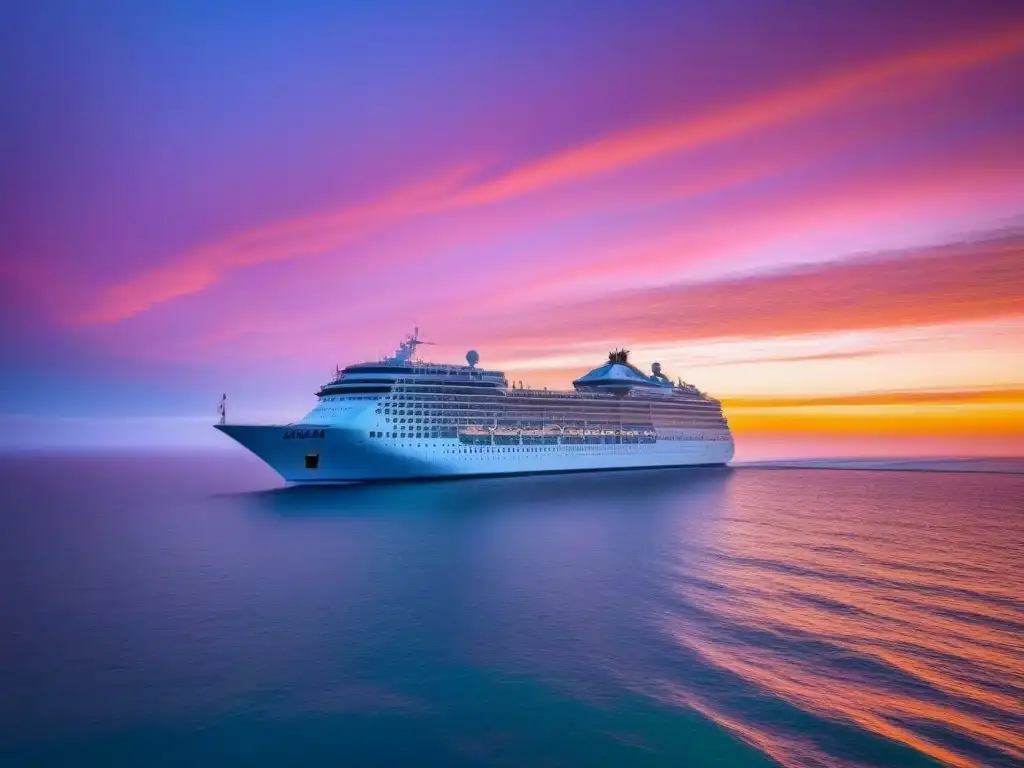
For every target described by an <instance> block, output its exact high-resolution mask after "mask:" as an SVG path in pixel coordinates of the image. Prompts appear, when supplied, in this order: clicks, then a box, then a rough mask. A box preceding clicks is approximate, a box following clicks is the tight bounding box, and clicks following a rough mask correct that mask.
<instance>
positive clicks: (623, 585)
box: [0, 452, 1024, 766]
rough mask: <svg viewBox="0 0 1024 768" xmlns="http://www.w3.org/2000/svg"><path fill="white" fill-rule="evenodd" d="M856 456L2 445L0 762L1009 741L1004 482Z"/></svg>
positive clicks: (630, 755) (1012, 498)
mask: <svg viewBox="0 0 1024 768" xmlns="http://www.w3.org/2000/svg"><path fill="white" fill-rule="evenodd" d="M876 469H877V468H876ZM876 469H867V470H861V471H848V470H842V469H826V468H814V469H809V468H800V467H789V468H785V469H779V468H774V469H767V468H740V469H733V470H724V469H723V470H688V471H682V472H680V471H669V472H666V471H655V472H637V473H611V474H593V475H573V476H551V477H527V478H515V479H504V480H502V479H488V480H478V481H464V482H444V483H428V484H415V485H397V486H374V487H347V488H287V489H285V488H280V487H279V484H278V483H277V481H276V480H275V478H274V476H273V475H271V474H270V473H269V472H267V471H266V470H265V469H264V468H263V467H262V466H261V465H260V464H258V463H256V462H254V461H252V460H250V459H249V457H247V456H244V455H239V454H234V453H217V452H210V453H208V454H202V455H196V456H184V455H173V454H163V455H158V454H151V455H142V456H139V455H135V456H130V455H115V454H84V455H70V454H65V455H57V454H35V455H25V456H20V457H6V458H2V459H0V482H2V487H3V488H4V496H3V501H2V512H3V516H2V529H0V531H2V535H0V558H2V562H3V563H4V568H3V580H4V588H3V589H2V590H0V632H2V633H3V642H2V647H3V651H2V654H0V679H2V681H3V684H2V686H0V764H3V765H18V766H21V765H26V766H29V765H32V766H35V765H38V766H56V765H76V766H77V765H110V766H139V765H183V766H207V765H209V766H250V765H251V766H263V765H396V764H399V765H401V764H409V765H530V766H534V765H536V766H545V765H572V766H574V765H609V766H621V765H652V766H654V765H673V766H678V765H688V766H704V765H708V766H747V765H749V766H757V765H773V764H785V765H802V766H803V765H806V766H867V765H872V766H874V765H881V766H918V765H921V766H923V765H938V764H949V765H979V766H981V765H985V766H988V765H993V766H997V765H1018V764H1021V761H1024V740H1022V737H1021V735H1020V734H1021V733H1022V732H1024V712H1022V707H1021V701H1022V700H1024V658H1022V644H1021V642H1020V638H1021V637H1022V636H1024V606H1022V602H1021V598H1022V595H1024V575H1022V574H1024V570H1022V566H1024V556H1022V552H1024V546H1022V545H1024V512H1022V510H1024V475H1020V474H1013V473H1012V472H1007V471H1006V466H1004V465H1000V467H997V468H996V471H993V472H977V473H962V472H961V473H952V472H945V471H942V472H929V471H904V470H905V467H903V468H898V471H896V470H893V469H890V470H889V471H876Z"/></svg>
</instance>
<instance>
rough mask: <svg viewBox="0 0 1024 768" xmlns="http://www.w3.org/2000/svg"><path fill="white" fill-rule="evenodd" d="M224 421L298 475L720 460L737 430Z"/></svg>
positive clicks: (482, 472) (505, 471)
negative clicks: (511, 436) (676, 433)
mask: <svg viewBox="0 0 1024 768" xmlns="http://www.w3.org/2000/svg"><path fill="white" fill-rule="evenodd" d="M216 426H217V429H219V430H220V431H221V432H223V433H224V434H226V435H228V436H230V437H231V438H233V439H234V440H236V441H237V442H238V443H240V444H241V445H242V446H244V447H245V448H247V449H249V450H250V451H251V452H252V453H254V454H255V455H256V456H258V457H259V458H261V459H262V460H263V461H264V462H266V463H267V464H268V465H269V466H270V467H272V468H273V469H274V470H275V471H276V472H277V473H278V474H280V475H281V477H283V478H284V479H285V480H287V481H289V482H292V483H339V482H373V481H388V480H413V479H430V478H446V477H447V478H456V477H473V476H493V475H517V474H538V473H548V472H586V471H601V470H621V469H652V468H659V467H660V468H669V467H695V466H713V465H722V464H725V463H727V462H728V461H730V460H731V459H732V456H733V442H732V439H731V437H730V438H729V439H721V437H720V436H715V438H716V439H711V436H708V437H707V438H705V436H703V435H694V436H693V438H692V439H673V440H659V441H657V442H653V443H644V444H636V443H632V444H594V445H516V446H498V445H480V446H473V445H466V444H463V443H462V442H460V441H459V440H458V439H436V438H435V439H428V440H416V439H412V440H409V439H405V440H402V439H375V438H372V437H369V436H368V433H367V431H366V430H364V429H357V428H353V427H340V426H337V425H335V426H331V425H329V424H315V423H299V424H293V425H287V426H256V425H241V424H218V425H216Z"/></svg>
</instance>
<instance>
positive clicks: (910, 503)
mask: <svg viewBox="0 0 1024 768" xmlns="http://www.w3.org/2000/svg"><path fill="white" fill-rule="evenodd" d="M822 471H829V470H803V471H800V470H797V471H785V472H782V471H772V470H743V471H739V472H736V473H735V474H734V475H733V477H732V478H731V479H730V482H729V483H728V491H727V497H728V504H727V509H728V512H727V514H726V516H725V517H724V519H720V520H719V521H718V527H717V530H716V532H715V541H714V542H713V543H712V542H708V541H704V542H703V545H702V546H701V547H699V548H694V547H692V546H690V544H691V542H686V541H682V540H681V541H680V542H679V545H680V547H679V551H680V553H681V555H680V557H679V563H678V568H677V570H676V573H675V576H676V577H677V583H676V585H675V592H676V595H677V597H678V599H679V603H678V608H673V607H670V608H669V609H668V610H667V611H666V612H665V614H664V616H663V617H662V624H663V629H664V631H665V632H666V634H667V636H668V637H669V638H670V639H671V641H672V642H674V643H675V644H677V647H679V648H681V649H686V650H687V651H688V652H690V653H694V654H697V655H698V656H699V658H700V659H701V661H702V663H704V664H706V665H708V666H710V667H712V668H715V669H717V670H719V671H722V672H724V673H727V674H728V675H730V676H734V679H738V680H739V681H742V682H743V683H745V684H749V685H750V686H752V687H753V688H754V689H756V690H757V691H758V692H759V693H760V694H761V695H763V696H765V697H771V698H774V699H775V700H781V701H782V702H785V703H786V704H787V705H791V706H792V707H795V708H797V709H798V710H800V711H801V712H803V713H807V714H809V715H811V716H813V717H815V718H819V719H821V720H823V721H827V722H830V723H840V724H847V725H853V726H855V727H857V728H859V729H862V730H864V731H867V732H870V733H872V734H875V735H877V736H879V737H882V738H884V739H886V740H889V741H892V742H897V743H900V744H903V745H905V746H907V747H909V748H911V749H913V750H915V751H916V752H918V753H920V754H921V755H923V756H927V757H929V758H932V759H934V760H936V761H939V762H941V763H944V764H947V765H953V766H982V765H991V764H993V762H997V763H999V764H1012V763H1016V762H1017V761H1024V736H1022V733H1024V730H1022V725H1024V704H1022V702H1024V650H1022V640H1021V637H1022V634H1021V633H1022V631H1024V604H1022V596H1024V576H1022V574H1024V556H1022V551H1024V542H1022V541H1021V538H1022V536H1021V521H1020V519H1019V515H1020V510H1021V509H1024V503H1021V502H1024V477H1020V476H1016V477H1014V476H1002V477H1000V478H999V479H998V482H997V483H993V480H992V478H991V477H989V476H984V475H974V476H967V475H962V476H959V477H954V476H950V475H937V474H934V473H903V472H879V473H872V475H873V477H871V482H864V480H865V479H866V478H865V474H864V473H862V472H853V473H850V475H852V476H856V478H857V480H858V482H851V483H846V484H844V483H841V482H836V483H831V484H827V485H822V484H819V483H814V482H808V479H809V477H813V475H810V476H809V474H808V473H816V472H822ZM836 474H837V479H838V478H839V477H841V474H842V473H836ZM929 476H930V477H929ZM937 478H942V479H943V481H941V482H935V481H934V479H937ZM1000 483H1001V485H1000ZM815 487H818V488H829V489H832V492H831V493H829V494H818V495H813V494H812V495H808V493H807V491H808V490H810V489H813V488H815ZM1000 487H1001V488H1002V489H1003V490H1002V491H1001V492H994V490H993V489H994V488H1000ZM951 488H952V489H953V491H952V492H951V491H950V489H951ZM1012 509H1016V510H1017V512H1016V514H1014V513H1012V512H1010V513H1009V514H1008V512H1007V510H1012ZM690 534H692V531H691V532H690ZM654 687H656V688H659V689H660V690H659V691H658V693H657V694H656V695H658V696H660V697H661V698H667V699H670V700H675V701H677V702H678V703H680V704H685V705H687V706H691V707H694V708H696V709H698V710H699V711H701V712H702V713H704V714H705V715H706V716H708V717H710V718H711V719H713V720H715V721H716V722H718V723H719V724H721V725H723V726H724V727H727V728H729V729H731V730H733V731H734V732H736V733H737V734H739V735H740V736H742V737H743V738H745V739H746V740H748V741H750V742H751V743H753V744H755V745H757V746H758V747H759V748H761V749H762V750H763V751H765V752H766V753H768V754H769V755H771V756H772V757H774V758H775V759H777V760H779V761H780V762H782V763H783V764H787V765H808V766H848V765H862V764H864V763H862V762H860V761H858V760H847V759H845V758H844V757H842V756H841V751H842V750H829V749H828V748H827V746H823V744H822V740H823V739H827V737H825V736H821V737H819V736H817V735H816V734H815V733H814V731H815V729H813V728H811V729H807V728H802V729H801V728H797V727H786V723H785V720H784V719H780V718H777V717H776V718H765V719H764V720H763V721H760V722H759V721H758V718H756V717H755V716H751V711H752V710H751V709H750V708H745V709H743V708H738V707H735V706H730V703H729V701H728V699H729V697H728V696H726V695H725V694H724V693H723V694H722V695H718V691H716V690H715V689H714V688H708V687H707V686H705V687H704V688H703V689H702V688H701V686H699V685H688V684H687V681H685V680H682V681H680V680H663V681H659V683H658V684H657V685H655V686H654ZM979 750H981V751H984V753H985V754H986V755H987V757H981V758H979ZM837 751H838V752H840V754H839V755H837V754H836V752H837Z"/></svg>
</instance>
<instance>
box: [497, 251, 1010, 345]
mask: <svg viewBox="0 0 1024 768" xmlns="http://www.w3.org/2000/svg"><path fill="white" fill-rule="evenodd" d="M1021 284H1024V235H1021V234H1019V233H1015V234H1009V235H1006V236H1004V237H1001V238H993V239H989V240H981V241H974V242H965V243H956V244H950V245H945V246H939V247H934V248H926V249H919V250H915V251H908V252H898V253H887V254H881V255H875V256H865V257H861V258H858V259H852V260H848V261H842V262H832V263H824V264H816V265H811V266H806V267H800V268H795V269H790V270H787V271H780V272H774V273H765V274H759V275H753V276H749V277H741V278H732V279H725V280H718V281H713V282H703V283H688V284H676V285H669V286H664V287H654V288H648V289H641V290H626V291H622V292H619V293H618V294H611V295H606V296H604V297H602V298H601V299H599V300H585V301H577V302H572V303H568V304H566V303H558V304H553V305H550V306H547V307H537V308H536V311H534V312H530V313H522V314H519V315H517V317H516V320H515V322H511V321H508V322H507V325H506V326H505V327H503V328H494V329H493V330H492V333H493V338H494V339H495V341H496V343H497V344H498V345H499V346H501V347H510V348H520V349H522V348H530V347H531V346H533V345H534V344H542V345H544V346H545V347H547V348H548V349H552V350H553V349H556V348H557V347H558V346H559V345H562V346H563V348H569V347H572V346H579V345H580V344H583V343H588V342H590V343H593V342H603V341H604V340H606V339H620V340H621V339H629V338H635V339H640V338H642V339H644V341H645V343H648V344H655V343H665V342H672V341H682V340H697V339H716V338H730V337H747V338H766V337H772V336H786V335H796V334H802V333H828V332H841V331H849V330H871V329H884V328H892V327H900V326H915V325H940V324H943V323H950V322H970V321H978V320H986V319H990V318H998V317H1008V316H1016V315H1024V294H1022V293H1021V291H1020V290H1019V288H1018V286H1019V285H1021Z"/></svg>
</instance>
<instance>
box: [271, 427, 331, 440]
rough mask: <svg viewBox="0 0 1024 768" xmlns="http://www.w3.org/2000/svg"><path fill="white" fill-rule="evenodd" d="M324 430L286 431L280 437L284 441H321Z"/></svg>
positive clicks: (325, 431)
mask: <svg viewBox="0 0 1024 768" xmlns="http://www.w3.org/2000/svg"><path fill="white" fill-rule="evenodd" d="M326 433H327V430H326V429H286V430H285V432H284V435H283V436H282V437H283V439H285V440H317V439H319V440H322V439H323V438H324V436H325V435H326Z"/></svg>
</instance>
